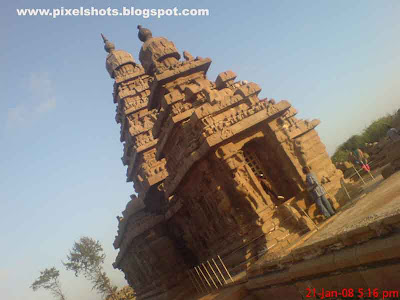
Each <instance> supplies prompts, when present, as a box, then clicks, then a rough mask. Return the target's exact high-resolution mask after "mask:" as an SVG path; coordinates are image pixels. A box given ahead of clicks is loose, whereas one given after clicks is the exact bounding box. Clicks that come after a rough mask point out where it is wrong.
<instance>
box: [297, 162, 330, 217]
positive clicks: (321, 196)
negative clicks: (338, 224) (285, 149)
mask: <svg viewBox="0 0 400 300" xmlns="http://www.w3.org/2000/svg"><path fill="white" fill-rule="evenodd" d="M303 173H304V174H306V186H307V191H308V192H309V193H310V194H311V196H312V198H313V200H314V201H315V203H316V204H317V206H318V208H319V210H320V211H321V212H322V214H323V215H324V216H325V217H327V218H330V217H332V216H333V215H334V214H335V211H334V210H333V208H332V206H331V204H330V203H329V201H328V199H327V198H326V191H325V189H324V187H323V186H322V185H321V184H320V183H319V181H318V179H317V176H316V175H315V174H314V173H312V172H311V170H310V168H309V167H303Z"/></svg>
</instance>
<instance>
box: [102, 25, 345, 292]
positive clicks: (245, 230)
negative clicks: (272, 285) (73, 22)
mask: <svg viewBox="0 0 400 300" xmlns="http://www.w3.org/2000/svg"><path fill="white" fill-rule="evenodd" d="M138 29H139V34H138V37H139V39H140V41H142V42H143V45H142V47H141V49H140V52H139V60H140V63H141V64H140V65H139V64H137V63H136V62H135V61H134V59H133V58H132V56H131V55H130V54H129V53H127V52H125V51H123V50H115V47H114V45H113V44H112V43H111V42H109V41H108V40H107V39H106V38H105V37H104V36H103V40H104V43H105V50H106V51H107V52H108V53H109V54H108V56H107V59H106V69H107V71H108V73H109V75H110V77H111V78H113V79H115V83H114V94H113V95H114V103H116V104H117V111H116V121H117V123H119V124H120V125H121V142H122V143H124V154H123V157H122V161H123V163H124V165H126V166H127V178H128V181H132V182H133V186H134V189H135V192H136V194H135V195H132V196H131V200H130V201H129V202H128V204H127V206H126V209H125V210H124V211H123V213H122V214H123V217H122V218H121V219H120V222H119V226H118V235H117V236H116V239H115V242H114V247H115V248H117V249H119V250H120V251H119V254H118V256H117V258H116V261H115V263H114V267H115V268H118V269H120V270H122V271H123V272H124V274H125V278H126V279H127V280H128V282H129V284H130V285H131V286H132V287H133V288H134V289H135V292H136V296H137V298H138V299H159V300H161V299H187V297H188V294H190V293H191V292H192V289H191V286H192V285H191V281H190V279H189V277H188V273H187V272H188V270H190V269H191V268H193V267H194V266H196V265H198V264H200V263H202V262H204V261H207V260H209V259H210V258H213V257H215V256H217V255H218V256H220V257H222V258H223V259H224V261H225V262H226V264H227V267H228V268H232V269H234V268H236V269H237V267H238V266H240V265H242V264H243V262H244V261H247V260H248V259H249V258H252V257H258V253H260V250H263V251H266V252H267V253H269V252H274V251H280V250H282V249H285V248H288V247H290V246H291V245H293V243H295V242H296V241H297V240H298V239H299V238H300V237H301V235H302V234H304V233H306V232H307V231H309V230H312V229H314V226H315V223H318V222H320V221H321V220H322V219H321V216H320V215H319V214H318V212H317V209H316V206H315V204H313V201H310V200H309V199H308V193H307V192H306V191H305V185H304V177H305V176H304V174H302V167H303V166H306V165H307V166H310V167H311V168H312V170H313V171H314V173H316V175H317V177H318V178H319V179H320V180H322V182H323V183H324V186H325V189H326V190H327V191H328V193H329V195H330V196H331V197H330V199H331V201H332V203H333V205H334V207H338V206H340V205H341V204H340V203H338V202H337V201H336V200H335V198H334V195H335V194H336V193H337V191H338V189H339V188H340V178H341V177H342V174H341V172H340V171H338V170H337V169H336V168H335V167H334V165H333V164H332V162H331V160H330V158H329V156H328V154H327V152H326V149H325V146H324V144H323V143H322V142H321V141H320V138H319V136H318V134H317V132H316V131H315V127H316V126H317V125H318V124H319V121H318V120H313V121H306V120H300V119H297V118H296V114H297V111H296V110H295V109H294V108H293V107H292V106H291V104H290V103H289V102H288V101H286V100H282V101H279V102H275V101H274V100H268V99H262V100H260V99H259V97H258V94H259V93H260V91H261V88H260V87H259V86H258V85H257V84H256V83H252V82H246V81H236V74H235V73H234V72H232V71H225V72H222V73H220V74H219V75H218V77H217V78H216V80H215V81H212V80H209V79H208V78H207V75H206V74H207V70H208V68H209V67H210V65H211V59H209V58H202V57H194V56H192V55H191V54H190V53H188V52H186V51H184V52H183V57H184V59H183V60H181V55H180V54H179V52H178V50H177V49H176V47H175V45H174V43H173V42H171V41H169V40H167V39H166V38H164V37H153V35H152V33H151V31H150V30H149V29H146V28H143V27H141V26H138ZM288 219H290V222H287V220H288ZM250 241H256V242H252V243H250ZM265 249H267V250H265Z"/></svg>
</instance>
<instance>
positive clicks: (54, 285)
mask: <svg viewBox="0 0 400 300" xmlns="http://www.w3.org/2000/svg"><path fill="white" fill-rule="evenodd" d="M59 276H60V272H59V271H58V270H57V269H56V268H55V267H52V268H50V269H44V270H43V271H40V276H39V278H38V279H36V280H35V281H34V282H33V283H32V285H31V286H30V287H31V289H33V290H34V291H37V290H38V289H40V288H43V289H45V290H48V291H50V292H51V293H52V294H53V296H54V297H55V298H58V299H60V300H65V295H64V293H63V292H62V290H61V284H60V281H59V280H58V277H59Z"/></svg>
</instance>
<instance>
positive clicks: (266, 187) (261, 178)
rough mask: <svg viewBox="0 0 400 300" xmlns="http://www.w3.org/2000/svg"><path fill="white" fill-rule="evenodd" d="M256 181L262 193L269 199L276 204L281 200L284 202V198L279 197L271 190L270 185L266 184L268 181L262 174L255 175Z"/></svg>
mask: <svg viewBox="0 0 400 300" xmlns="http://www.w3.org/2000/svg"><path fill="white" fill-rule="evenodd" d="M257 178H258V180H259V181H260V184H261V186H262V188H263V189H264V191H265V192H266V193H267V194H268V195H269V196H270V197H271V198H273V199H274V200H275V201H274V202H276V204H280V203H281V202H282V201H283V200H285V197H283V196H279V195H278V194H277V193H275V191H274V190H273V188H272V186H271V184H270V183H269V182H268V180H267V179H266V178H265V176H264V174H260V175H257Z"/></svg>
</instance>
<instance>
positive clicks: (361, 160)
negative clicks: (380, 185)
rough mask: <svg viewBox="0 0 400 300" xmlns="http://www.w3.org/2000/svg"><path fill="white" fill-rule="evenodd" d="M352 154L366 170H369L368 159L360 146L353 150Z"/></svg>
mask: <svg viewBox="0 0 400 300" xmlns="http://www.w3.org/2000/svg"><path fill="white" fill-rule="evenodd" d="M354 156H355V157H356V159H357V161H358V162H359V164H360V165H361V167H362V168H363V169H364V170H365V171H366V172H369V171H370V170H371V168H370V167H369V164H368V160H367V158H366V156H365V154H364V152H363V151H362V150H361V149H360V148H357V149H356V150H354Z"/></svg>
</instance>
